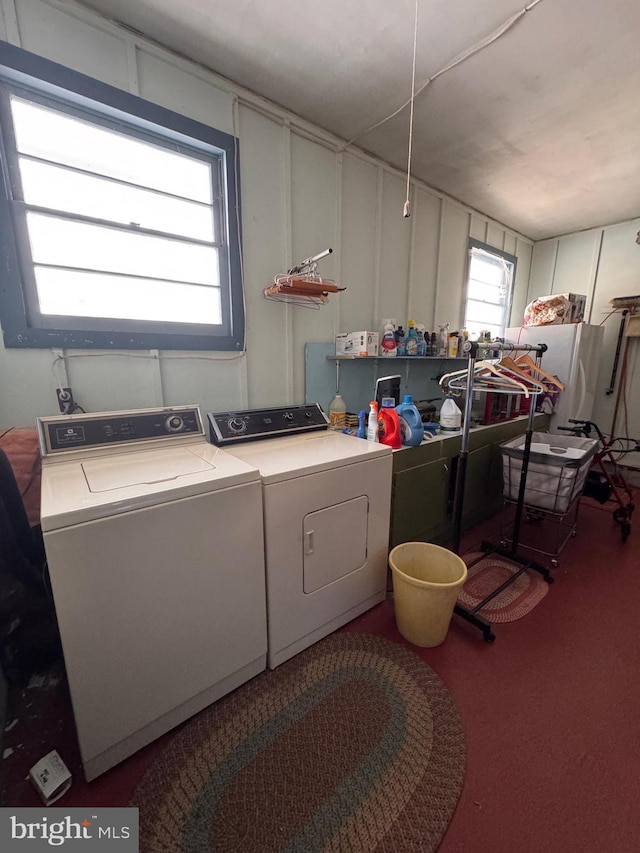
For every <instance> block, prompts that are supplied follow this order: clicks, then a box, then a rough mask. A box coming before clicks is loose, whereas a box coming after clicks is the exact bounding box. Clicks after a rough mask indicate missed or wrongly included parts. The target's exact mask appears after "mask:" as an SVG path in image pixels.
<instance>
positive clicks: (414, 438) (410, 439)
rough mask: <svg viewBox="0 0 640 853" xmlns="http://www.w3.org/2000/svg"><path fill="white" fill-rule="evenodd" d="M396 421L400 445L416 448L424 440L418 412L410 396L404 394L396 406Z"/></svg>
mask: <svg viewBox="0 0 640 853" xmlns="http://www.w3.org/2000/svg"><path fill="white" fill-rule="evenodd" d="M396 412H397V413H398V419H399V421H400V434H401V435H402V443H403V444H405V445H408V446H409V447H416V446H417V445H418V444H420V443H421V442H422V440H423V439H424V427H423V426H422V418H421V417H420V412H419V411H418V410H417V408H416V407H415V406H414V405H413V397H412V396H411V394H405V395H404V398H403V400H402V402H401V403H400V405H399V406H396Z"/></svg>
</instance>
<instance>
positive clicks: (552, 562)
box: [551, 559, 560, 569]
mask: <svg viewBox="0 0 640 853" xmlns="http://www.w3.org/2000/svg"><path fill="white" fill-rule="evenodd" d="M551 565H552V566H553V568H554V569H557V568H558V566H559V565H560V563H559V562H558V561H557V560H555V559H554V560H551Z"/></svg>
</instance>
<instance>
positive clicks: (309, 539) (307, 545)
mask: <svg viewBox="0 0 640 853" xmlns="http://www.w3.org/2000/svg"><path fill="white" fill-rule="evenodd" d="M313 534H314V531H313V530H305V532H304V553H305V554H306V555H309V554H313Z"/></svg>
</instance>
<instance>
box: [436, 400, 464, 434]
mask: <svg viewBox="0 0 640 853" xmlns="http://www.w3.org/2000/svg"><path fill="white" fill-rule="evenodd" d="M461 426H462V412H461V411H460V409H459V408H458V407H457V406H456V402H455V400H454V399H453V397H451V396H448V397H447V398H446V400H445V401H444V403H443V404H442V407H441V409H440V429H441V430H443V432H457V431H458V430H459V429H460V427H461Z"/></svg>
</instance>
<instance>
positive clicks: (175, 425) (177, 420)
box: [164, 415, 184, 432]
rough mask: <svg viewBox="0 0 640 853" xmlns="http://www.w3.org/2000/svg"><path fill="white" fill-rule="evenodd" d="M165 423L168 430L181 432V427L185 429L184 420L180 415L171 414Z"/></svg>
mask: <svg viewBox="0 0 640 853" xmlns="http://www.w3.org/2000/svg"><path fill="white" fill-rule="evenodd" d="M164 425H165V426H166V428H167V432H180V430H181V429H184V421H183V420H182V418H181V417H180V415H171V416H170V417H168V418H167V419H166V421H165V422H164Z"/></svg>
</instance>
